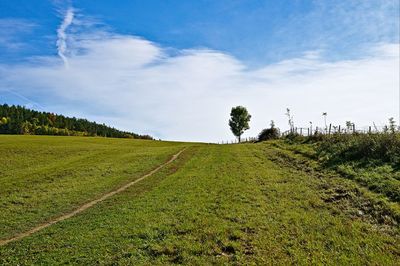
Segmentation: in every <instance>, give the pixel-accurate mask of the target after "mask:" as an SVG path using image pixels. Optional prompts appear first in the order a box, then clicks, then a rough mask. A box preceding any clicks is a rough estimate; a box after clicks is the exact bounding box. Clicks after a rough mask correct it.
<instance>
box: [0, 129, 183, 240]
mask: <svg viewBox="0 0 400 266" xmlns="http://www.w3.org/2000/svg"><path fill="white" fill-rule="evenodd" d="M181 148H182V144H179V143H168V142H157V141H142V140H129V139H104V138H82V137H54V136H51V137H46V136H0V154H1V156H0V183H1V186H0V195H1V197H0V206H1V213H0V238H4V237H9V236H11V235H14V234H15V233H16V232H20V231H23V230H26V229H27V228H30V227H32V226H34V225H37V224H38V223H42V222H44V221H46V220H48V219H50V218H51V217H54V216H57V215H59V214H60V213H62V212H66V211H70V210H72V209H74V208H76V206H79V205H81V204H82V203H83V202H86V201H88V200H90V199H92V198H94V197H96V196H98V195H101V194H104V193H105V192H107V191H110V190H112V189H113V188H115V187H119V186H120V185H121V184H124V183H127V182H128V181H131V180H134V179H136V178H138V177H140V176H141V175H142V174H144V173H146V172H148V171H149V170H150V169H152V168H154V167H155V166H157V165H159V164H161V163H162V162H164V161H166V160H167V159H168V158H169V157H170V156H171V155H172V154H174V153H176V152H177V151H178V150H179V149H181Z"/></svg>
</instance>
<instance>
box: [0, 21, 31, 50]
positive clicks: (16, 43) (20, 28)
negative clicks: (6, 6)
mask: <svg viewBox="0 0 400 266" xmlns="http://www.w3.org/2000/svg"><path fill="white" fill-rule="evenodd" d="M36 26H37V25H36V24H35V23H33V22H30V21H26V20H24V19H15V18H0V49H1V48H2V49H7V50H13V51H15V50H19V49H21V48H23V47H26V46H27V43H26V42H23V41H22V40H21V35H25V34H29V33H31V32H32V31H33V29H34V28H35V27H36Z"/></svg>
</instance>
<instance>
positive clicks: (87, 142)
mask: <svg viewBox="0 0 400 266" xmlns="http://www.w3.org/2000/svg"><path fill="white" fill-rule="evenodd" d="M183 147H188V148H187V149H186V150H185V151H184V152H183V153H182V155H181V156H180V157H179V158H178V159H177V160H176V161H174V162H173V163H172V164H170V165H168V166H166V167H165V168H163V169H162V170H161V171H159V172H157V173H156V174H154V175H152V176H150V177H148V178H146V179H144V180H142V181H141V182H140V183H137V184H136V185H134V186H132V187H130V188H129V189H127V190H126V191H124V192H122V193H120V194H117V195H115V196H113V197H111V198H109V199H107V200H106V201H103V202H100V203H99V204H97V205H95V206H94V207H92V208H90V209H88V210H86V211H85V212H82V213H80V214H79V215H77V216H74V217H72V218H71V219H68V220H65V221H62V222H60V223H57V224H54V225H52V226H50V227H48V228H46V229H44V230H42V231H40V232H37V233H35V234H33V235H31V236H29V237H26V238H24V239H22V240H19V241H15V242H11V243H9V244H7V245H4V246H1V247H0V264H4V265H7V264H10V265H16V264H19V265H31V264H42V265H43V264H44V265H52V264H80V265H93V264H102V265H111V264H112V265H129V264H130V265H138V264H144V265H154V264H169V263H183V264H191V265H204V264H258V265H260V264H261V265H263V264H264V265H265V264H284V265H286V264H301V265H306V264H328V265H329V264H330V265H338V264H339V265H366V264H372V265H398V261H399V259H400V228H399V223H398V218H397V216H396V215H397V214H398V211H399V208H400V207H399V203H398V202H397V201H393V200H392V199H391V198H390V197H387V195H386V194H385V193H377V192H376V191H372V190H370V189H368V186H364V185H362V184H361V183H359V182H356V181H355V180H352V179H349V178H344V177H342V176H340V175H339V174H338V173H336V172H332V171H323V170H321V169H319V168H318V167H319V165H318V162H317V161H314V160H312V159H311V158H309V157H307V156H304V155H303V154H302V153H300V152H294V151H293V149H292V148H289V147H287V146H286V145H284V144H281V143H279V145H277V144H276V143H260V144H243V145H198V144H188V143H166V142H157V141H135V140H115V139H100V138H79V137H77V138H75V137H33V136H32V137H29V136H0V154H1V157H0V160H1V164H0V165H1V168H0V172H1V177H0V182H1V183H0V184H1V186H0V195H1V203H0V204H1V205H0V206H1V212H0V215H1V221H0V225H1V228H0V230H1V238H5V237H10V236H12V235H15V234H16V233H18V232H22V231H24V230H26V229H28V228H30V227H32V226H35V225H37V224H39V223H41V222H43V221H46V220H50V219H52V217H56V216H58V215H60V214H62V213H65V212H68V211H70V210H72V209H74V208H75V207H77V206H79V205H80V204H82V203H84V202H86V201H88V200H90V199H92V198H95V197H96V196H98V195H101V194H103V193H105V192H107V191H110V190H112V189H114V188H116V187H118V186H119V185H121V184H124V183H126V182H128V181H130V180H134V179H135V178H138V177H139V176H141V175H143V174H144V173H146V172H148V171H149V170H151V169H154V168H155V167H156V166H157V165H159V164H162V163H163V162H165V161H166V160H168V158H170V157H171V155H172V154H175V153H176V152H177V151H179V150H181V149H182V148H183Z"/></svg>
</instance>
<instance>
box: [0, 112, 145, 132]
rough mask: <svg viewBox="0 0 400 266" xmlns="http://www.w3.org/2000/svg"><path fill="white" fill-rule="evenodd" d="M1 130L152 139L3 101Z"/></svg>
mask: <svg viewBox="0 0 400 266" xmlns="http://www.w3.org/2000/svg"><path fill="white" fill-rule="evenodd" d="M0 134H32V135H64V136H102V137H112V138H138V139H152V137H150V136H148V135H139V134H135V133H131V132H125V131H121V130H118V129H115V128H113V127H109V126H106V125H105V124H98V123H96V122H90V121H88V120H86V119H81V118H75V117H72V118H70V117H65V116H63V115H57V114H54V113H48V112H39V111H35V110H30V109H27V108H25V107H23V106H15V105H12V106H9V105H7V104H3V105H0Z"/></svg>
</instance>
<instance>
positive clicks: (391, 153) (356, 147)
mask: <svg viewBox="0 0 400 266" xmlns="http://www.w3.org/2000/svg"><path fill="white" fill-rule="evenodd" d="M317 154H318V157H319V158H321V159H323V161H325V162H327V163H329V164H338V163H345V162H352V161H357V162H359V163H361V164H364V165H370V164H373V165H380V164H386V163H388V164H391V165H392V166H394V167H395V168H397V169H398V168H399V167H400V134H399V133H379V134H352V135H347V134H335V135H332V136H324V137H323V138H322V140H321V141H319V145H317Z"/></svg>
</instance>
